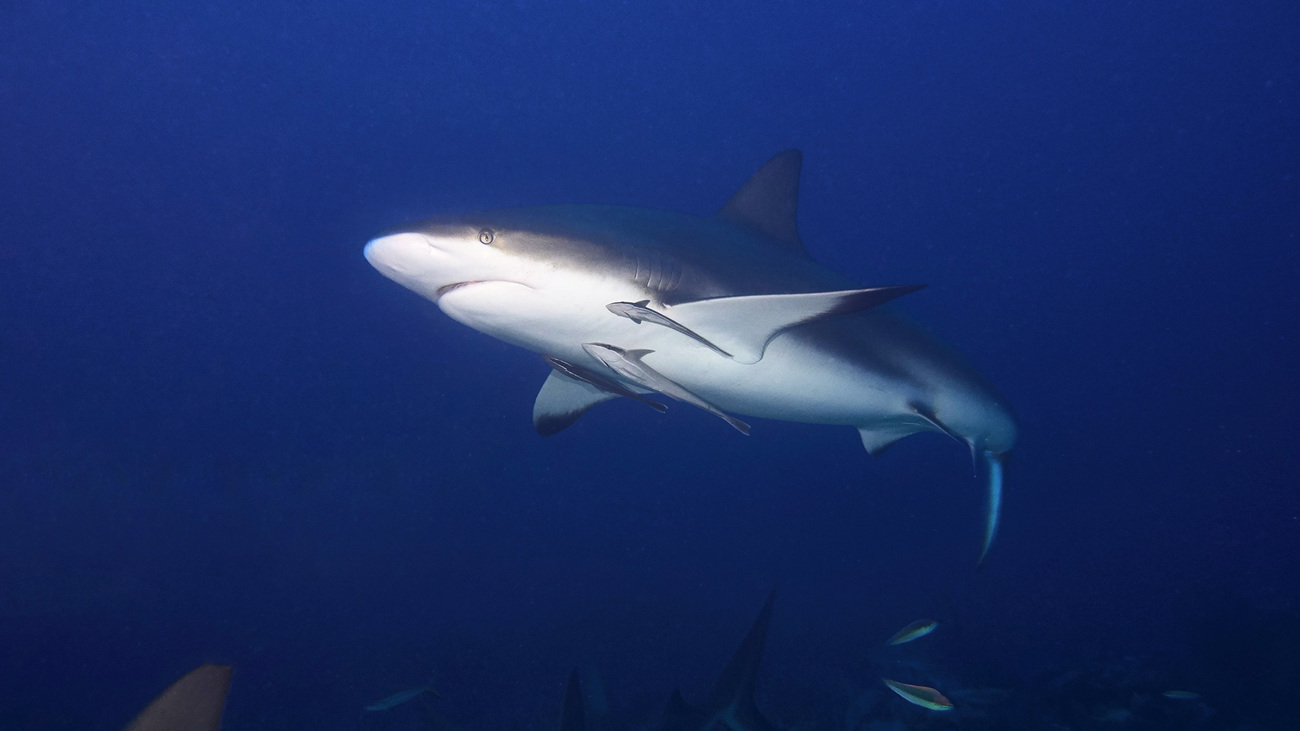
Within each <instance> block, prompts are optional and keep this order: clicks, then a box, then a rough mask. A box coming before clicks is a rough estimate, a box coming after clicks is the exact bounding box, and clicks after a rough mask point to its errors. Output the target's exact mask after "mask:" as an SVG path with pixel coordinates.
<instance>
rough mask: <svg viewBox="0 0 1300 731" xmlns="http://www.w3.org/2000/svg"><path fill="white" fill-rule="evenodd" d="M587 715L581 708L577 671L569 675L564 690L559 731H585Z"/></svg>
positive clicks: (580, 691) (580, 687) (580, 692)
mask: <svg viewBox="0 0 1300 731" xmlns="http://www.w3.org/2000/svg"><path fill="white" fill-rule="evenodd" d="M586 728H587V714H586V711H584V710H583V707H582V686H581V685H580V684H579V683H578V671H577V670H576V669H575V670H573V671H572V672H570V673H569V682H568V684H567V685H566V686H565V688H564V706H563V707H562V708H561V709H560V731H586Z"/></svg>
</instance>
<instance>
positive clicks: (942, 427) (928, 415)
mask: <svg viewBox="0 0 1300 731" xmlns="http://www.w3.org/2000/svg"><path fill="white" fill-rule="evenodd" d="M910 408H911V409H912V413H913V414H916V415H917V416H919V417H921V418H922V419H925V421H926V422H927V423H928V424H929V425H930V426H932V427H934V428H935V429H938V430H939V431H941V432H943V433H944V434H947V435H948V436H950V437H952V438H953V439H956V440H957V441H959V442H961V443H962V444H966V443H967V442H966V440H965V439H962V437H961V435H960V434H958V433H957V432H955V431H953V430H952V429H949V428H948V425H947V424H945V423H943V422H942V421H939V417H937V416H935V415H934V409H931V408H930V407H928V406H922V405H921V404H915V403H914V404H911V406H910Z"/></svg>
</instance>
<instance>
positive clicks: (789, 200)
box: [718, 150, 808, 256]
mask: <svg viewBox="0 0 1300 731" xmlns="http://www.w3.org/2000/svg"><path fill="white" fill-rule="evenodd" d="M802 167H803V153H801V152H799V151H798V150H786V151H785V152H779V153H777V154H776V156H774V157H773V158H772V159H771V160H768V161H767V162H766V163H764V165H763V167H761V168H759V169H758V172H756V173H754V176H753V177H751V178H750V179H749V181H748V182H746V183H745V185H744V186H743V187H742V188H741V189H740V190H738V191H736V194H735V195H733V196H731V200H729V201H727V204H726V205H725V206H723V207H722V210H720V211H718V216H719V217H721V218H725V219H727V220H729V221H731V222H732V223H735V224H737V225H739V226H743V227H745V228H747V229H749V230H750V231H753V232H754V233H757V234H760V235H762V236H766V237H767V238H770V239H773V240H775V241H779V242H781V243H782V244H785V245H786V246H787V247H789V248H790V249H792V250H793V251H795V252H797V253H799V254H803V255H804V256H808V250H807V249H805V248H804V246H803V242H802V241H800V240H799V227H798V225H797V223H796V219H797V215H798V210H799V171H800V169H801V168H802Z"/></svg>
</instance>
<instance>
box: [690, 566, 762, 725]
mask: <svg viewBox="0 0 1300 731" xmlns="http://www.w3.org/2000/svg"><path fill="white" fill-rule="evenodd" d="M775 600H776V590H775V589H773V590H772V591H771V593H769V594H768V595H767V601H766V602H764V603H763V609H762V610H761V611H760V612H759V613H758V618H757V619H755V620H754V624H753V626H751V627H750V628H749V633H748V634H746V635H745V639H744V640H743V641H742V642H741V643H740V647H739V648H737V649H736V653H735V654H734V655H732V656H731V661H730V662H728V663H727V667H726V668H724V669H723V671H722V674H721V675H720V676H718V680H717V682H716V683H714V685H713V690H712V692H710V693H709V700H708V703H707V704H706V705H707V712H708V714H709V716H710V717H713V718H717V717H718V716H720V715H725V716H729V717H731V718H734V719H736V720H738V721H740V723H741V724H742V725H743V726H744V728H746V729H772V728H775V727H774V726H773V725H772V723H771V722H770V721H768V720H767V719H766V718H764V717H763V716H762V714H760V713H759V711H758V708H757V707H756V706H755V705H754V682H755V681H756V680H757V678H758V667H759V664H760V663H761V662H762V660H763V648H764V645H766V643H767V626H768V623H769V622H770V621H771V618H772V603H773V602H774V601H775Z"/></svg>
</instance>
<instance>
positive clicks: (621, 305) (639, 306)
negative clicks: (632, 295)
mask: <svg viewBox="0 0 1300 731" xmlns="http://www.w3.org/2000/svg"><path fill="white" fill-rule="evenodd" d="M649 304H650V300H641V301H640V302H611V303H609V304H607V305H605V309H607V310H609V311H610V312H612V313H614V314H615V315H618V316H619V317H626V318H627V319H629V320H631V321H632V322H635V323H636V324H638V325H640V324H641V323H643V322H649V323H653V324H655V325H663V326H664V327H666V328H668V329H670V330H676V331H677V332H679V333H681V334H683V335H685V336H686V337H688V338H690V339H692V340H694V341H695V342H697V343H699V344H701V345H703V346H704V347H706V348H708V349H709V350H712V351H713V352H715V353H717V354H718V355H721V356H723V357H724V358H730V357H731V353H728V352H727V351H725V350H723V349H722V348H719V347H718V346H716V345H714V344H713V343H711V342H709V341H708V339H707V338H704V337H702V336H700V334H699V333H697V332H695V331H694V330H691V329H690V328H689V327H686V326H685V325H683V324H681V323H680V322H677V321H676V320H674V319H673V318H671V317H669V316H667V315H665V314H663V313H660V312H656V311H654V310H652V309H650V308H649V307H647V305H649Z"/></svg>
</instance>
